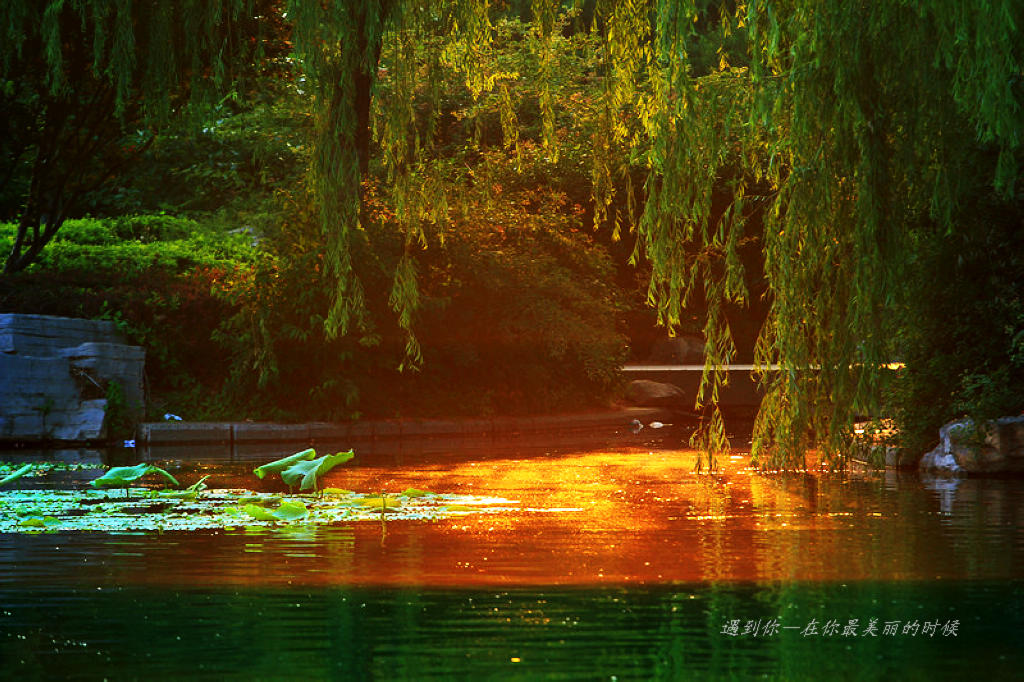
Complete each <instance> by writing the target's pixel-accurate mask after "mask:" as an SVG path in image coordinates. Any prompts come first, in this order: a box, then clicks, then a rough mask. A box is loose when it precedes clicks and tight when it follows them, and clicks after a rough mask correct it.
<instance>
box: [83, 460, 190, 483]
mask: <svg viewBox="0 0 1024 682" xmlns="http://www.w3.org/2000/svg"><path fill="white" fill-rule="evenodd" d="M150 474H159V475H160V476H163V477H164V478H165V479H166V480H167V481H168V482H169V483H171V485H175V486H177V485H179V484H178V481H177V479H175V478H174V476H172V475H171V474H169V473H167V471H165V470H164V469H161V468H160V467H158V466H155V465H153V464H147V463H146V462H142V463H140V464H136V465H135V466H133V467H111V468H110V469H108V470H107V472H106V473H105V474H103V475H102V476H100V477H99V478H95V479H93V480H92V481H91V485H92V486H93V487H95V488H127V487H128V485H129V484H130V483H134V482H135V481H137V480H139V479H140V478H142V477H143V476H148V475H150Z"/></svg>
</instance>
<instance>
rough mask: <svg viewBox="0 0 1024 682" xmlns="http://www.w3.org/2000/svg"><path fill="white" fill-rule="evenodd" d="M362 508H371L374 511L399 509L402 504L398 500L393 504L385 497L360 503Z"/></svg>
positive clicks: (372, 498)
mask: <svg viewBox="0 0 1024 682" xmlns="http://www.w3.org/2000/svg"><path fill="white" fill-rule="evenodd" d="M359 504H360V506H362V507H371V508H373V509H394V508H395V507H398V506H399V505H400V504H401V502H399V501H398V500H395V501H393V502H392V503H391V504H389V503H388V500H387V499H386V498H384V497H367V498H366V499H364V500H363V501H362V502H360V503H359Z"/></svg>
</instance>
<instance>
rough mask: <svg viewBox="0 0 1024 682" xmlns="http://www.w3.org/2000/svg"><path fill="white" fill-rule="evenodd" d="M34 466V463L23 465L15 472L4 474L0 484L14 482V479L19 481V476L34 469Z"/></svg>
mask: <svg viewBox="0 0 1024 682" xmlns="http://www.w3.org/2000/svg"><path fill="white" fill-rule="evenodd" d="M34 468H35V466H34V465H32V464H26V465H25V466H23V467H21V468H20V469H18V470H17V471H15V472H14V473H12V474H9V475H7V476H4V477H3V478H0V486H3V485H7V484H8V483H13V482H14V481H17V480H18V479H19V478H21V477H22V476H24V475H25V474H27V473H28V472H30V471H32V469H34Z"/></svg>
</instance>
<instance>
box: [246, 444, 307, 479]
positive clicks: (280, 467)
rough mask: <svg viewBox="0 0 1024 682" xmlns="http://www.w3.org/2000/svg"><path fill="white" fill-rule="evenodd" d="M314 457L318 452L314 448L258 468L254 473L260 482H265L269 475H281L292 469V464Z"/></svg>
mask: <svg viewBox="0 0 1024 682" xmlns="http://www.w3.org/2000/svg"><path fill="white" fill-rule="evenodd" d="M314 457H316V450H314V449H313V448H308V449H306V450H302V451H300V452H296V453H295V454H294V455H289V456H287V457H283V458H281V459H277V460H274V461H273V462H269V463H267V464H264V465H262V466H258V467H256V468H255V469H253V470H252V472H253V473H254V474H256V476H257V477H258V478H259V479H260V480H263V478H265V477H266V475H267V474H279V473H281V472H282V471H284V470H285V469H287V468H288V467H290V466H291V465H292V464H295V463H296V462H302V461H306V460H310V459H313V458H314Z"/></svg>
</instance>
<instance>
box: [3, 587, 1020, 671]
mask: <svg viewBox="0 0 1024 682" xmlns="http://www.w3.org/2000/svg"><path fill="white" fill-rule="evenodd" d="M1022 597H1024V583H1021V582H1001V583H994V582H950V583H945V582H939V583H917V582H906V583H876V582H875V583H873V582H859V583H851V584H836V583H786V584H731V585H676V586H673V587H671V588H668V587H662V588H650V589H601V590H594V589H559V590H513V591H483V590H472V591H467V590H453V591H445V590H417V589H390V590H379V589H377V590H366V589H340V588H327V589H322V590H312V591H311V590H288V589H279V590H184V591H182V590H152V589H146V588H142V587H132V588H102V589H99V590H97V589H67V588H64V589H53V590H43V589H35V590H31V591H18V590H7V589H4V590H0V601H2V603H3V604H4V606H3V610H2V618H0V660H2V661H3V676H4V677H5V678H7V679H15V678H22V677H25V678H29V679H32V678H50V679H58V678H60V679H63V678H71V677H78V676H81V677H87V678H93V679H99V678H104V677H105V678H108V679H194V678H196V677H199V678H209V679H216V678H231V679H400V680H405V679H408V680H419V679H523V680H529V679H555V680H575V679H605V680H609V679H618V680H634V679H635V680H648V679H657V680H683V679H751V678H760V679H785V680H804V679H806V680H812V679H828V680H878V679H899V680H936V679H968V678H969V677H973V676H977V675H979V674H984V675H987V676H989V677H991V678H992V679H1013V678H1015V676H1016V675H1017V673H1018V672H1019V671H1020V670H1021V666H1022V665H1024V653H1022V652H1021V650H1020V648H1019V646H1018V643H1019V640H1020V632H1021V628H1022V626H1024V609H1022V606H1021V605H1022V604H1024V600H1022ZM771 619H778V621H779V623H780V624H781V625H782V626H784V627H792V626H799V627H800V628H801V629H804V628H805V626H806V625H807V624H808V623H810V622H811V621H812V619H813V620H815V621H817V623H818V624H819V625H824V624H825V623H826V622H827V621H829V620H836V621H838V622H840V623H841V624H842V625H843V626H845V625H847V624H848V623H849V621H850V620H851V619H856V620H857V621H858V624H859V628H858V632H857V634H856V635H848V636H843V635H842V634H841V632H842V630H841V629H840V631H839V632H837V634H835V635H831V636H826V635H823V634H819V635H809V636H804V635H803V634H802V633H801V631H800V630H796V629H789V630H787V629H783V630H780V631H779V632H777V633H776V634H774V635H767V636H765V635H764V634H763V632H762V633H760V634H758V635H754V634H752V633H751V634H747V635H744V634H742V631H743V629H744V628H745V627H747V623H753V622H757V621H760V622H761V623H767V622H768V621H770V620H771ZM871 619H877V621H878V623H879V628H878V635H877V636H864V635H863V634H862V633H861V632H860V631H862V630H864V628H865V626H866V625H867V624H868V623H869V621H871ZM730 621H739V624H740V634H739V635H729V634H724V632H723V630H725V629H727V627H728V623H729V622H730ZM887 621H898V622H899V624H900V625H899V629H898V631H897V634H895V635H886V634H883V631H882V626H881V624H882V623H885V622H887ZM952 621H956V622H957V631H956V634H955V635H954V634H950V633H948V632H947V633H943V631H942V628H941V627H940V628H938V629H937V630H936V631H935V632H934V633H932V634H926V633H925V632H923V631H922V630H920V629H918V630H914V631H907V630H906V627H907V626H908V625H909V624H912V623H913V622H917V623H921V624H923V623H926V622H941V623H943V624H945V623H948V622H952Z"/></svg>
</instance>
